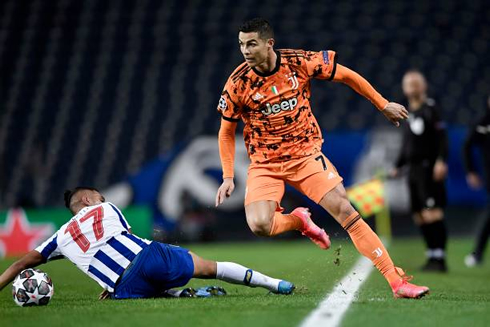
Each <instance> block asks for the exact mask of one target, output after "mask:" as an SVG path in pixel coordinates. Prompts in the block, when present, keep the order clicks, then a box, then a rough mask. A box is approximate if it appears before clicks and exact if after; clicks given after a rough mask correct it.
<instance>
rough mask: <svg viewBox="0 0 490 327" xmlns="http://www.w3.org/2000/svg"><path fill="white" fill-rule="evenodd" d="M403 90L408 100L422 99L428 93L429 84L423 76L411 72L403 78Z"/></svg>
mask: <svg viewBox="0 0 490 327" xmlns="http://www.w3.org/2000/svg"><path fill="white" fill-rule="evenodd" d="M402 89H403V94H405V96H406V97H407V98H420V97H421V96H422V95H424V94H425V93H426V91H427V83H426V81H425V78H424V76H423V75H422V74H420V73H417V72H410V73H406V74H405V76H403V81H402Z"/></svg>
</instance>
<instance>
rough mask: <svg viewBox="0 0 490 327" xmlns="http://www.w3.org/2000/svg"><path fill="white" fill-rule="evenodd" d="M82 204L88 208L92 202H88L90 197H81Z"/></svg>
mask: <svg viewBox="0 0 490 327" xmlns="http://www.w3.org/2000/svg"><path fill="white" fill-rule="evenodd" d="M82 203H83V204H85V205H86V206H90V205H91V204H92V201H90V197H89V196H87V195H84V196H82Z"/></svg>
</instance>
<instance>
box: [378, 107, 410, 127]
mask: <svg viewBox="0 0 490 327" xmlns="http://www.w3.org/2000/svg"><path fill="white" fill-rule="evenodd" d="M382 113H383V114H384V115H385V117H386V119H388V120H389V121H390V122H392V123H393V124H394V125H395V126H396V127H398V126H400V121H401V120H404V119H407V118H408V111H407V109H405V107H404V106H402V105H401V104H398V103H395V102H389V103H388V104H387V105H386V107H385V108H384V109H383V111H382Z"/></svg>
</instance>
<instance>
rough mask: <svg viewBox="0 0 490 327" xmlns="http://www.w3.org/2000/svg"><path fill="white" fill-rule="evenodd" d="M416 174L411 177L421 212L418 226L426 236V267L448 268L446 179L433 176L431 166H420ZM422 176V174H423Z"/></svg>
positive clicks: (434, 268) (415, 202) (413, 195)
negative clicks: (440, 179)
mask: <svg viewBox="0 0 490 327" xmlns="http://www.w3.org/2000/svg"><path fill="white" fill-rule="evenodd" d="M415 172H416V173H417V175H416V176H413V177H411V178H410V179H411V180H412V181H411V184H412V185H413V187H411V192H410V193H411V197H412V199H413V200H412V205H413V206H415V207H416V209H417V211H418V212H419V213H420V216H419V221H418V222H419V226H420V229H421V231H422V234H423V235H424V238H425V239H426V244H427V263H426V264H425V265H424V267H422V269H423V270H425V271H439V272H445V271H447V267H446V260H445V257H446V243H447V231H446V225H445V221H444V210H443V207H444V206H445V204H446V190H445V185H444V183H443V182H436V181H434V180H433V179H432V167H425V166H423V167H421V169H419V170H418V171H415ZM421 177H423V178H421Z"/></svg>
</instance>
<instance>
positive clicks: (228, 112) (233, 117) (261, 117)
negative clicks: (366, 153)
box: [218, 50, 336, 163]
mask: <svg viewBox="0 0 490 327" xmlns="http://www.w3.org/2000/svg"><path fill="white" fill-rule="evenodd" d="M276 54H277V63H276V67H275V69H274V70H273V71H271V72H270V73H268V74H262V73H260V72H258V71H257V70H255V69H253V68H250V67H249V66H248V65H247V63H243V64H241V65H240V66H238V68H237V69H236V70H235V71H234V72H233V73H232V74H231V76H230V77H229V78H228V81H227V82H226V85H225V88H224V90H223V93H222V95H221V99H220V101H219V104H218V110H219V111H220V112H221V114H222V116H223V119H225V120H230V121H239V120H240V119H241V120H243V122H244V123H245V126H244V130H243V137H244V140H245V145H246V146H247V150H248V154H249V156H250V159H251V160H252V163H266V162H278V161H285V160H289V159H296V158H302V157H305V156H309V155H312V154H314V153H317V152H319V151H320V149H321V145H322V142H323V139H322V133H321V131H320V127H319V125H318V123H317V121H316V119H315V117H314V116H313V113H312V110H311V104H310V91H311V87H310V80H311V79H312V78H317V79H326V80H331V79H333V77H334V75H335V70H336V62H335V52H334V51H320V52H314V51H304V50H279V51H276Z"/></svg>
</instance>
